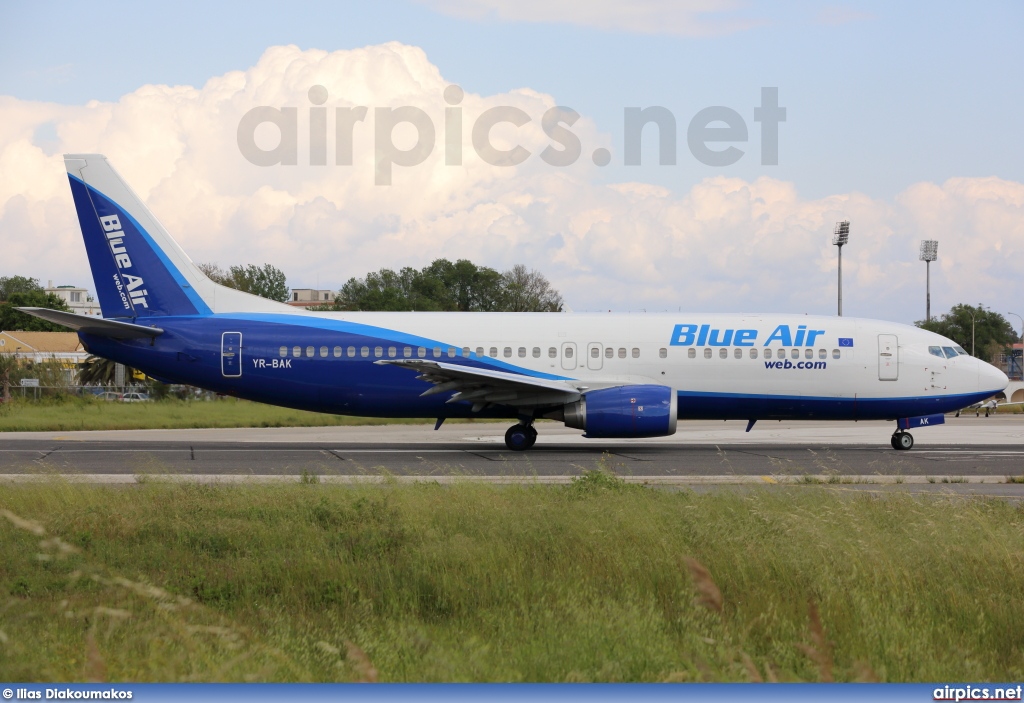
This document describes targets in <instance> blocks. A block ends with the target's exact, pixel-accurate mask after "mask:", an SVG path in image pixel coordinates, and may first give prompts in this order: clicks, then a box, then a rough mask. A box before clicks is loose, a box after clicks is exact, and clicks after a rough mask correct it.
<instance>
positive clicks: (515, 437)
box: [505, 424, 537, 452]
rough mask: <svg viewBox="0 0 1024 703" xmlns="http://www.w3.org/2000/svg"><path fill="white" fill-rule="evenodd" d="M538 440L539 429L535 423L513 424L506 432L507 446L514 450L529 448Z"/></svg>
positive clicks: (519, 450)
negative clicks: (534, 426)
mask: <svg viewBox="0 0 1024 703" xmlns="http://www.w3.org/2000/svg"><path fill="white" fill-rule="evenodd" d="M536 442H537V430H535V429H534V428H533V425H523V424H519V425H512V426H511V427H509V428H508V430H507V431H506V432H505V446H506V447H508V448H509V449H511V450H512V451H514V452H521V451H524V450H526V449H529V448H530V447H532V446H533V445H534V444H535V443H536Z"/></svg>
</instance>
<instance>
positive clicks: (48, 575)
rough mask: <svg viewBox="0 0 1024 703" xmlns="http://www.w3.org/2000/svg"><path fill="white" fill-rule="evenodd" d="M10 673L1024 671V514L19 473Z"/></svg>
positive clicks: (7, 546) (313, 676)
mask: <svg viewBox="0 0 1024 703" xmlns="http://www.w3.org/2000/svg"><path fill="white" fill-rule="evenodd" d="M0 507H3V508H4V509H5V510H6V512H5V513H3V514H0V632H2V634H3V637H0V679H5V680H84V679H101V678H109V679H112V680H122V679H128V680H161V681H162V680H173V681H181V680H213V681H221V680H266V681H281V680H289V681H293V680H301V681H314V680H377V679H379V680H384V681H566V680H569V681H665V680H672V681H698V680H729V681H733V680H740V681H743V680H762V679H763V680H829V679H833V678H834V679H835V680H838V681H849V680H863V679H880V680H888V681H931V680H946V681H954V680H968V679H970V680H995V679H999V680H1013V679H1018V680H1019V679H1021V678H1022V677H1024V633H1022V630H1021V628H1020V623H1021V622H1024V579H1022V578H1021V574H1022V573H1024V568H1022V567H1024V563H1022V562H1024V547H1022V545H1024V539H1022V538H1024V534H1022V531H1024V530H1022V528H1024V513H1022V510H1021V508H1020V507H1019V506H1017V505H1014V504H1010V503H1007V502H1002V501H993V500H984V499H970V498H966V499H962V498H949V497H946V498H943V497H938V498H936V497H914V496H910V495H899V494H897V495H887V496H885V497H872V496H866V495H850V494H841V493H836V492H833V491H830V490H829V489H828V488H825V487H815V486H809V487H790V488H782V487H771V488H764V489H761V490H754V491H749V490H746V491H742V492H740V491H720V492H714V493H705V494H699V495H698V494H694V493H691V492H672V491H656V490H649V489H645V488H642V487H638V486H627V485H625V484H623V483H621V482H620V481H618V480H617V479H614V478H612V477H610V476H608V475H606V474H601V473H592V474H587V475H585V476H584V477H583V478H581V479H578V480H577V481H575V482H574V483H573V484H572V485H570V486H541V485H525V486H486V485H477V484H457V485H453V486H439V485H437V484H432V483H422V484H416V485H401V486H400V485H384V486H380V485H378V486H336V485H327V484H317V483H303V484H299V483H296V484H291V485H274V486H267V485H231V486H218V485H196V484H173V485H171V484H161V483H159V482H152V481H149V482H146V483H144V484H140V485H137V486H127V487H125V486H122V487H99V486H86V485H81V484H76V485H69V484H63V483H57V482H55V483H51V484H42V485H6V486H0Z"/></svg>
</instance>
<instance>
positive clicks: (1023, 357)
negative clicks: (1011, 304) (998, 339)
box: [1006, 312, 1024, 381]
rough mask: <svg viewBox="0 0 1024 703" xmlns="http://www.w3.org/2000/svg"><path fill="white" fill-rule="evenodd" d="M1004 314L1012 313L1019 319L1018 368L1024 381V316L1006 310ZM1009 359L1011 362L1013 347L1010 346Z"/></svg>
mask: <svg viewBox="0 0 1024 703" xmlns="http://www.w3.org/2000/svg"><path fill="white" fill-rule="evenodd" d="M1006 314H1007V315H1013V316H1014V317H1016V318H1017V319H1018V320H1020V341H1021V349H1020V369H1021V380H1022V381H1024V317H1021V316H1020V315H1018V314H1017V313H1015V312H1008V313H1006ZM1010 361H1011V363H1012V361H1013V347H1010Z"/></svg>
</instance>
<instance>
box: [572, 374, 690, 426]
mask: <svg viewBox="0 0 1024 703" xmlns="http://www.w3.org/2000/svg"><path fill="white" fill-rule="evenodd" d="M678 403H679V401H678V397H677V396H676V392H675V391H674V390H672V389H671V388H669V387H668V386H655V385H643V386H617V387H615V388H601V389H598V390H593V391H589V392H587V393H585V394H584V395H583V397H582V398H580V399H579V400H577V401H576V402H575V403H568V404H567V405H566V406H565V407H564V408H563V412H564V418H565V424H566V425H567V426H569V427H575V428H576V429H578V430H584V431H585V432H586V434H585V435H584V437H596V438H601V437H608V438H612V437H666V436H668V435H671V434H675V432H676V411H677V407H678Z"/></svg>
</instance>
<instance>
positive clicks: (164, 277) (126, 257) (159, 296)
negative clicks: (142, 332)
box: [64, 154, 295, 319]
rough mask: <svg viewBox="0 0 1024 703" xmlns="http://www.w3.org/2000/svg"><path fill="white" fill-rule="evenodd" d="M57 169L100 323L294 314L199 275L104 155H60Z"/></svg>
mask: <svg viewBox="0 0 1024 703" xmlns="http://www.w3.org/2000/svg"><path fill="white" fill-rule="evenodd" d="M64 165H65V166H66V167H67V170H68V180H70V181H71V194H72V195H73V196H74V199H75V209H76V210H77V211H78V222H79V224H80V225H81V227H82V237H83V239H84V240H85V250H86V253H87V254H88V256H89V265H90V267H91V268H92V275H93V282H94V283H95V284H96V297H97V298H99V301H100V309H101V311H102V312H103V317H105V318H114V319H118V318H120V319H138V318H150V317H162V316H167V315H208V314H211V313H213V312H283V311H285V310H287V311H289V312H295V308H291V307H288V306H287V305H283V304H282V303H277V302H275V301H271V300H266V299H264V298H258V297H256V296H254V295H249V294H248V293H242V292H241V291H236V290H232V289H229V288H224V287H223V286H219V285H217V284H216V283H214V282H213V281H211V280H210V279H209V278H207V277H206V276H204V275H203V273H202V272H201V271H200V270H199V269H198V268H197V267H196V265H195V264H193V263H192V261H191V259H189V258H188V256H186V255H185V252H184V251H182V250H181V247H179V246H178V244H177V243H176V242H175V241H174V240H173V239H172V238H171V236H170V235H169V234H168V233H167V231H166V230H165V229H164V228H163V226H161V225H160V223H159V222H157V220H156V218H155V217H154V216H153V214H152V213H151V212H150V211H149V209H148V208H146V206H145V204H143V202H142V200H140V199H139V196H137V195H136V194H135V193H134V192H132V190H131V188H129V187H128V186H127V184H125V182H124V181H123V180H122V179H121V177H120V176H119V175H118V173H117V172H116V171H115V170H114V169H113V168H111V166H110V164H109V163H107V159H106V157H104V156H101V155H99V154H66V155H65V156H64Z"/></svg>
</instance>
